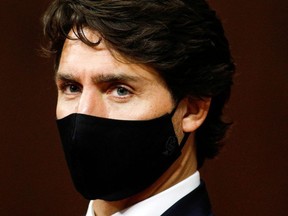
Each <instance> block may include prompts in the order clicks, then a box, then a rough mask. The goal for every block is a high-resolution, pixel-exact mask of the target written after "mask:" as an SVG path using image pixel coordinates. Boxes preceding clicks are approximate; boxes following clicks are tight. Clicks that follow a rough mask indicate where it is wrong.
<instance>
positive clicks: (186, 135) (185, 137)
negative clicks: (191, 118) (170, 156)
mask: <svg viewBox="0 0 288 216" xmlns="http://www.w3.org/2000/svg"><path fill="white" fill-rule="evenodd" d="M179 103H180V100H178V101H177V103H176V106H175V107H174V108H173V110H172V111H171V113H170V114H169V115H170V117H171V118H172V117H173V116H174V114H175V112H176V110H177V108H178V105H179ZM189 135H190V133H188V132H185V133H184V137H183V139H182V140H181V142H180V144H179V147H180V150H182V149H183V147H184V145H185V143H186V141H187V140H188V138H189Z"/></svg>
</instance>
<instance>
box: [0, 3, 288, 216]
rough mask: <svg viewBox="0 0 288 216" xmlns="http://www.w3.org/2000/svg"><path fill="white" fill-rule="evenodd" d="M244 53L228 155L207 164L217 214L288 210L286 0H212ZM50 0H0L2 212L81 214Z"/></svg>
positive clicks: (237, 52)
mask: <svg viewBox="0 0 288 216" xmlns="http://www.w3.org/2000/svg"><path fill="white" fill-rule="evenodd" d="M211 4H212V5H213V7H214V8H215V9H216V10H217V11H218V14H219V16H220V17H221V18H222V20H223V24H224V26H225V29H226V32H227V36H228V38H229V40H230V43H231V48H232V52H233V55H234V58H235V61H236V63H237V68H238V69H237V73H238V74H237V77H236V80H235V81H236V83H235V86H234V89H233V95H232V98H231V103H230V105H229V106H228V110H229V111H228V113H229V114H230V116H232V117H233V119H234V122H235V124H234V126H233V129H232V131H231V133H230V135H229V138H228V140H227V143H228V144H227V145H226V147H225V148H224V149H223V151H222V153H221V155H220V156H219V157H218V158H217V159H215V160H211V161H208V162H207V163H206V164H205V167H204V168H203V169H202V170H201V173H202V177H203V178H204V179H205V181H206V184H207V187H208V190H209V192H210V197H211V200H212V203H213V206H214V212H215V213H216V215H218V216H230V215H233V216H243V215H244V216H246V215H261V216H270V215H286V212H287V210H288V208H287V197H288V189H287V181H288V176H287V173H288V164H287V157H288V147H287V146H288V143H287V141H288V135H287V134H288V131H287V128H288V113H287V110H288V106H287V105H288V104H287V99H288V98H287V92H288V88H287V86H288V85H287V81H288V77H287V69H288V67H287V64H288V61H287V57H288V21H287V20H288V1H287V0H273V1H272V0H266V1H263V0H254V1H243V0H233V1H228V0H226V1H211ZM47 5H48V0H45V1H35V0H34V1H32V0H25V1H10V0H1V2H0V28H1V33H0V48H1V49H0V103H1V105H0V122H1V124H0V153H1V157H0V173H1V176H0V215H1V216H2V215H3V216H10V215H14V216H18V215H19V216H31V215H41V216H51V215H53V216H54V215H64V216H66V215H75V216H76V215H77V216H79V215H84V214H85V212H86V208H87V201H85V200H84V199H82V197H81V196H80V195H79V194H78V193H77V192H76V191H75V190H74V188H73V186H72V183H71V180H70V176H69V173H68V170H67V168H66V164H65V161H64V156H63V153H62V149H61V146H60V143H59V138H58V134H57V130H56V125H55V121H54V120H55V114H54V112H55V105H56V89H55V87H54V82H53V69H52V63H51V61H50V60H47V59H43V58H41V57H39V55H38V49H39V46H40V41H41V39H40V38H41V23H40V16H41V14H42V13H43V11H44V10H45V8H46V7H47Z"/></svg>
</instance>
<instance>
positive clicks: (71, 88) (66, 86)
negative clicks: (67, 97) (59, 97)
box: [60, 83, 81, 94]
mask: <svg viewBox="0 0 288 216" xmlns="http://www.w3.org/2000/svg"><path fill="white" fill-rule="evenodd" d="M60 90H61V91H62V92H63V93H64V94H75V93H78V92H81V87H80V86H79V85H76V84H72V83H62V84H61V85H60Z"/></svg>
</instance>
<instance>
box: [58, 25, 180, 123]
mask: <svg viewBox="0 0 288 216" xmlns="http://www.w3.org/2000/svg"><path fill="white" fill-rule="evenodd" d="M85 35H86V37H88V38H89V39H90V40H92V41H98V39H99V38H98V36H97V34H95V33H94V34H93V32H91V31H89V30H86V31H85ZM70 36H72V37H74V38H76V37H75V35H74V34H73V33H70ZM56 84H57V87H58V103H57V118H58V119H61V118H63V117H65V116H67V115H69V114H71V113H82V114H87V115H93V116H99V117H105V118H111V119H124V120H146V119H153V118H156V117H159V116H162V115H163V114H166V113H169V112H171V110H172V109H173V107H174V104H173V100H172V97H171V94H170V92H169V91H168V89H167V87H166V84H165V83H164V81H163V79H162V78H161V77H160V76H159V75H158V73H157V72H155V71H153V70H152V69H150V68H147V67H144V66H143V65H137V64H130V63H126V62H125V63H124V61H123V62H120V61H119V60H116V59H115V58H114V57H113V56H112V55H111V52H110V51H109V50H108V49H107V47H106V45H105V42H104V40H102V41H101V43H100V44H99V45H98V46H96V47H94V48H92V47H89V46H87V45H86V44H84V43H83V42H81V41H80V40H66V42H65V44H64V47H63V51H62V56H61V59H60V64H59V69H58V71H57V74H56Z"/></svg>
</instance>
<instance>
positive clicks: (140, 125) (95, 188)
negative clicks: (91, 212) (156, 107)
mask: <svg viewBox="0 0 288 216" xmlns="http://www.w3.org/2000/svg"><path fill="white" fill-rule="evenodd" d="M173 113H174V112H172V113H171V114H166V115H164V116H162V117H159V118H156V119H152V120H144V121H130V120H128V121H127V120H115V119H107V118H100V117H95V116H89V115H85V114H77V113H75V114H71V115H69V116H66V117H65V118H63V119H60V120H57V125H58V129H59V133H60V137H61V140H62V145H63V149H64V152H65V157H66V161H67V164H68V167H69V170H70V173H71V176H72V180H73V183H74V185H75V187H76V189H77V190H78V192H80V193H81V194H82V195H83V196H84V197H85V198H86V199H89V200H94V199H103V200H107V201H116V200H120V199H124V198H127V197H129V196H132V195H134V194H136V193H138V192H140V191H142V190H144V189H145V188H147V187H148V186H150V185H151V184H152V183H153V182H155V181H156V180H157V179H158V178H159V177H160V176H161V175H162V174H163V173H164V172H165V171H166V170H167V169H168V168H169V167H170V166H171V165H172V163H173V162H174V161H175V160H176V159H177V158H178V157H179V155H180V154H181V149H182V147H183V145H184V144H185V142H186V140H187V138H188V135H189V134H185V136H184V138H183V140H182V141H181V144H180V145H179V143H178V141H177V137H176V134H175V132H174V128H173V124H172V120H171V118H172V116H173Z"/></svg>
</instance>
